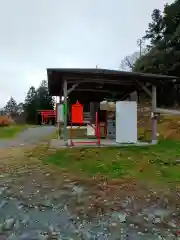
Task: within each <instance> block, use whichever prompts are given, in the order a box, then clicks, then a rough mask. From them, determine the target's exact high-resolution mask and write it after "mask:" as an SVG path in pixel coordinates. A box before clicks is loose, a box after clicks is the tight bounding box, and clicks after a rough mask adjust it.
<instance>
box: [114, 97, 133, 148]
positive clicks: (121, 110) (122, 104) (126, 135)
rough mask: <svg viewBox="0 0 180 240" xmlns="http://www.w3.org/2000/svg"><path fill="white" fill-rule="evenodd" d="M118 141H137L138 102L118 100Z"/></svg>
mask: <svg viewBox="0 0 180 240" xmlns="http://www.w3.org/2000/svg"><path fill="white" fill-rule="evenodd" d="M116 142H117V143H136V142H137V102H135V101H118V102H116Z"/></svg>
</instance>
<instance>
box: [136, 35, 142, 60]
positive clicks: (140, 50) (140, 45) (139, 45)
mask: <svg viewBox="0 0 180 240" xmlns="http://www.w3.org/2000/svg"><path fill="white" fill-rule="evenodd" d="M137 45H138V47H139V55H140V57H141V56H142V45H143V40H142V39H141V38H140V39H138V40H137Z"/></svg>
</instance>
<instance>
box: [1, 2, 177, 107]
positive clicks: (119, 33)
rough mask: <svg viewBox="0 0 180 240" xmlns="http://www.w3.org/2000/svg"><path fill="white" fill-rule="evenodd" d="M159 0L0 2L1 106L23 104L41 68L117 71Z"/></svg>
mask: <svg viewBox="0 0 180 240" xmlns="http://www.w3.org/2000/svg"><path fill="white" fill-rule="evenodd" d="M166 2H168V3H171V2H173V1H163V0H151V1H144V0H126V1H120V0H111V1H110V0H105V1H104V0H76V1H74V0H64V1H63V0H29V1H28V0H6V1H4V0H0V31H1V34H0V107H3V105H4V104H5V103H6V102H7V101H8V99H9V98H10V96H13V97H14V98H15V99H16V100H17V101H23V100H24V98H25V95H26V93H27V91H28V89H29V87H30V86H31V85H34V86H35V87H37V86H38V85H39V83H40V82H41V80H43V79H46V78H47V77H46V68H50V67H58V68H61V67H67V68H70V67H79V68H81V67H87V68H93V67H94V68H95V66H96V65H97V64H98V66H99V67H100V68H110V69H117V68H118V67H119V65H120V62H121V60H122V59H123V58H124V57H125V56H126V55H129V54H131V53H133V52H134V51H137V44H136V42H137V39H138V38H140V37H142V36H143V35H144V32H145V30H146V29H147V26H148V23H149V21H150V20H151V13H152V10H153V9H154V8H160V9H163V6H164V4H165V3H166Z"/></svg>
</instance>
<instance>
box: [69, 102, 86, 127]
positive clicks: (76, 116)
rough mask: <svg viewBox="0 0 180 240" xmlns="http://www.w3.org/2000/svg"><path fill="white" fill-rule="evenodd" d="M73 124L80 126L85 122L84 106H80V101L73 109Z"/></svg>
mask: <svg viewBox="0 0 180 240" xmlns="http://www.w3.org/2000/svg"><path fill="white" fill-rule="evenodd" d="M71 122H72V123H80V124H83V122H84V112H83V105H82V104H80V103H79V102H78V101H77V103H76V104H73V105H72V107H71Z"/></svg>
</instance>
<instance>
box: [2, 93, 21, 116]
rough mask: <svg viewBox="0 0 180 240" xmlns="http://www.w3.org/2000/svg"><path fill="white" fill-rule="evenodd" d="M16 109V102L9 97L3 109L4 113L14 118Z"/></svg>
mask: <svg viewBox="0 0 180 240" xmlns="http://www.w3.org/2000/svg"><path fill="white" fill-rule="evenodd" d="M17 109H18V105H17V102H16V100H15V99H14V98H13V97H11V98H10V99H9V101H8V102H7V103H6V105H5V107H4V110H5V113H6V114H8V115H11V116H14V115H16V114H17Z"/></svg>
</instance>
